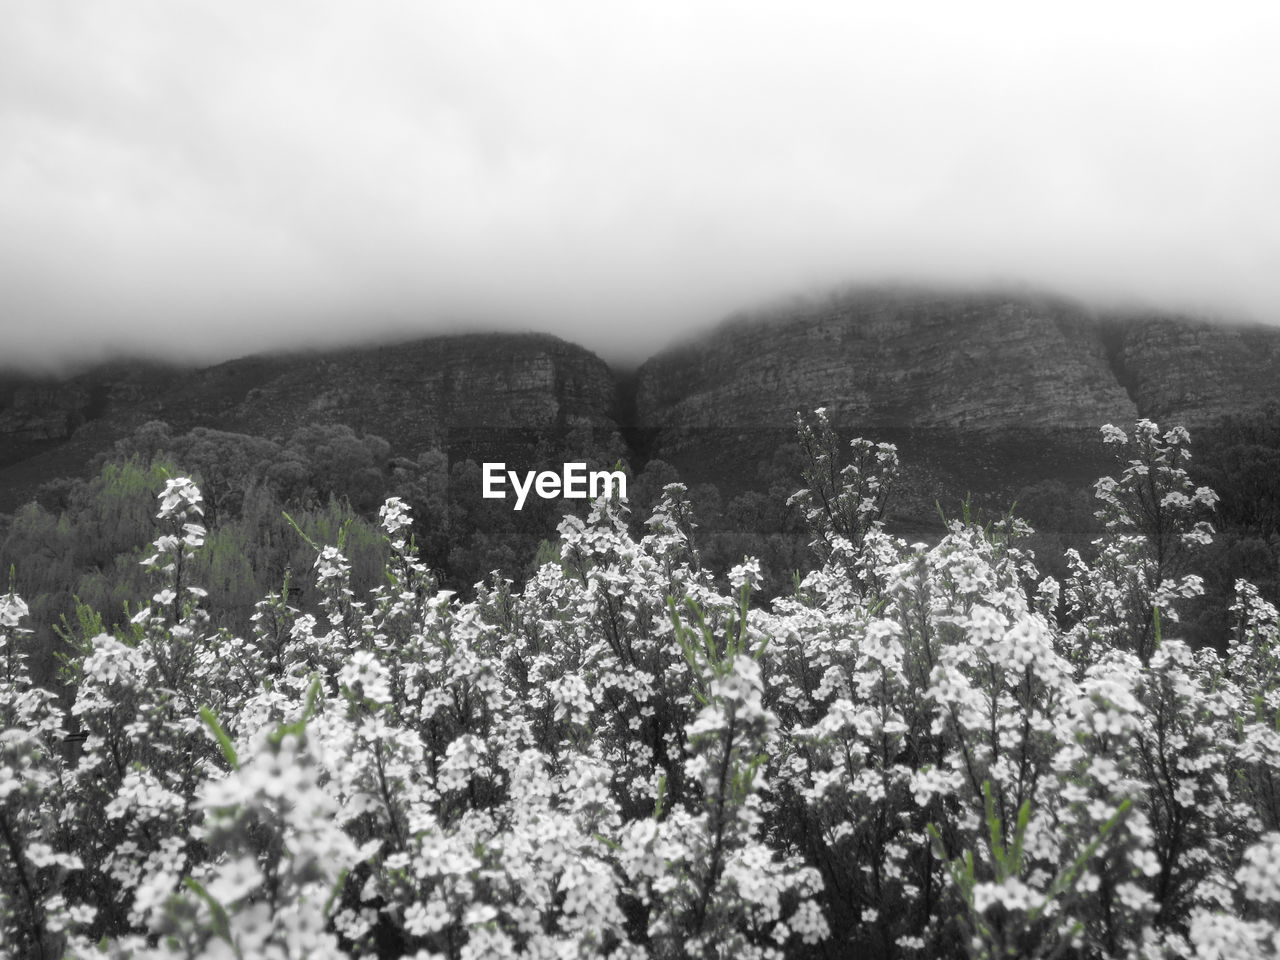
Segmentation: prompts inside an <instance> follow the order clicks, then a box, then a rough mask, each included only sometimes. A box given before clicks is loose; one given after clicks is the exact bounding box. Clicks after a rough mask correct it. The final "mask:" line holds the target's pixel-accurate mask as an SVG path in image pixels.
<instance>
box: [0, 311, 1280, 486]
mask: <svg viewBox="0 0 1280 960" xmlns="http://www.w3.org/2000/svg"><path fill="white" fill-rule="evenodd" d="M618 389H619V387H618V382H617V381H616V380H615V378H614V375H613V374H612V373H611V371H610V370H609V369H608V368H607V367H606V365H605V364H604V363H603V362H602V361H601V360H600V359H599V358H598V357H596V356H595V355H593V354H591V353H589V352H587V351H586V350H583V349H581V348H579V347H576V346H574V345H572V344H569V343H566V342H564V341H562V340H558V339H556V338H554V337H548V336H538V335H525V336H511V335H498V334H493V335H469V336H455V337H436V338H431V339H426V340H420V341H415V342H410V343H404V344H398V345H394V346H385V347H376V348H355V349H350V350H346V351H333V352H327V353H313V354H300V355H295V356H267V357H250V358H246V359H243V360H237V361H233V362H230V363H224V364H220V365H217V366H214V367H209V368H206V369H202V370H176V369H172V368H165V367H159V366H155V365H151V366H148V365H141V364H117V365H114V366H111V367H105V368H102V369H99V370H96V371H92V372H90V373H87V374H84V375H82V376H79V377H75V378H72V379H70V380H64V381H50V380H44V381H36V380H31V379H21V378H8V379H4V378H0V509H8V508H11V507H12V505H13V504H14V503H15V502H18V501H19V500H20V499H21V498H22V497H23V496H27V495H30V493H31V492H33V490H34V488H35V487H36V486H38V485H39V483H41V482H44V481H45V480H48V479H50V478H52V477H55V476H62V475H75V474H79V473H82V472H83V470H84V468H85V467H86V466H87V465H88V463H89V462H90V461H91V460H92V458H93V456H94V455H95V454H97V453H100V452H102V451H104V450H108V449H110V448H111V445H112V443H113V442H114V441H115V440H116V439H119V438H120V437H122V436H125V435H127V434H128V433H129V432H130V431H132V430H133V429H135V428H136V427H137V426H139V425H141V424H142V423H144V422H146V421H147V420H152V419H162V420H165V421H167V422H168V423H169V424H170V425H171V426H172V427H173V428H174V429H175V430H176V431H185V430H189V429H191V428H192V427H195V426H209V427H214V428H218V429H223V430H233V431H238V432H245V433H253V434H259V435H263V436H268V437H281V438H287V437H288V436H289V435H290V434H291V433H292V432H293V431H295V430H297V429H299V428H301V427H303V426H306V425H308V424H312V423H317V422H319V423H343V424H347V425H349V426H351V427H353V428H355V429H356V430H358V431H360V432H363V433H372V434H377V435H380V436H383V437H385V438H386V439H388V440H389V441H390V442H391V444H392V447H393V450H394V451H395V453H396V454H398V455H408V456H412V455H415V454H416V453H417V452H420V451H421V450H423V449H426V448H428V447H431V446H441V445H446V446H447V445H451V444H453V443H456V442H458V441H459V438H462V442H463V443H464V444H465V442H468V441H467V439H466V438H488V442H489V445H490V449H494V450H498V451H501V450H502V449H503V448H504V445H506V446H508V447H519V446H520V445H522V444H527V443H529V442H531V441H533V442H536V439H537V438H538V437H539V436H540V435H542V436H545V435H548V434H563V433H564V432H565V431H567V430H569V429H578V428H582V427H584V426H585V427H587V428H590V429H592V430H595V431H603V432H604V433H605V434H609V435H612V436H613V437H615V438H616V437H617V436H618V434H619V432H621V433H622V434H624V435H625V436H627V437H628V438H630V439H631V440H633V441H635V444H636V448H635V450H634V452H635V453H636V454H637V457H636V459H637V461H638V462H643V461H644V460H646V459H649V458H652V457H657V458H660V459H666V460H670V461H673V462H675V463H676V464H677V465H678V466H679V467H680V468H681V470H682V471H685V472H686V473H687V475H689V476H690V478H691V479H694V480H698V479H710V480H715V481H717V482H719V481H720V480H723V479H725V478H727V477H728V478H737V477H741V476H742V475H744V474H749V473H751V470H750V461H751V460H752V459H753V458H762V457H763V458H767V457H770V456H771V455H772V451H773V450H774V449H776V447H777V446H778V445H780V444H783V443H786V442H787V441H788V440H789V439H790V438H791V436H792V434H791V429H792V423H793V418H794V416H795V413H796V411H798V410H811V409H813V408H815V407H818V406H825V407H827V408H828V409H829V410H830V411H831V413H832V416H833V419H834V420H835V422H836V423H837V424H838V425H840V426H841V427H842V428H844V429H845V430H846V431H848V432H850V433H853V432H860V433H864V434H866V435H868V436H875V437H878V438H880V439H890V440H893V441H895V442H899V443H900V444H902V445H903V446H904V455H905V456H906V457H908V458H909V457H911V456H915V457H916V458H917V463H916V465H915V468H917V469H919V468H920V467H921V464H923V467H924V468H925V471H924V472H926V473H927V472H928V470H929V469H933V468H934V467H936V473H937V475H939V476H941V475H942V474H944V473H946V474H948V475H950V474H955V476H954V477H952V480H954V485H956V486H957V489H958V490H959V491H961V493H963V491H964V490H965V489H968V488H969V486H968V485H969V484H971V483H972V484H975V485H976V486H991V485H992V484H994V483H996V481H998V480H999V479H1001V478H1003V477H1005V476H1006V475H1012V474H1014V473H1017V472H1019V471H1021V472H1022V474H1023V476H1022V478H1021V479H1022V480H1023V481H1030V480H1034V479H1035V478H1036V477H1048V476H1059V475H1060V471H1061V470H1062V469H1064V465H1065V468H1066V469H1073V470H1077V471H1078V473H1079V475H1080V477H1092V476H1097V475H1098V472H1097V468H1098V466H1099V463H1100V461H1099V448H1098V444H1097V442H1096V438H1097V430H1098V427H1099V426H1100V425H1101V424H1103V423H1106V422H1114V423H1119V424H1123V423H1126V422H1132V421H1133V420H1134V419H1135V418H1136V417H1139V416H1147V417H1152V418H1154V419H1156V420H1157V421H1159V422H1162V423H1169V422H1176V421H1181V422H1185V423H1187V424H1189V425H1191V426H1192V427H1196V426H1203V425H1206V424H1209V423H1211V422H1213V421H1214V420H1215V419H1217V418H1218V417H1220V416H1222V415H1224V414H1227V413H1232V412H1241V411H1247V410H1249V409H1254V408H1257V407H1259V406H1261V405H1262V404H1263V403H1265V402H1266V401H1268V400H1270V399H1274V398H1277V397H1280V329H1275V328H1243V327H1227V326H1221V325H1211V324H1207V323H1203V322H1199V321H1195V320H1191V319H1187V318H1182V317H1177V316H1168V315H1152V314H1146V315H1132V316H1108V315H1098V314H1097V313H1095V312H1093V311H1090V310H1088V309H1086V308H1084V307H1081V306H1079V305H1076V304H1072V303H1069V302H1065V301H1060V300H1053V299H1047V298H1035V297H1025V296H1013V297H1010V296H1001V295H995V294H992V295H969V294H966V295H949V294H943V293H937V292H932V293H921V292H918V291H915V292H913V291H903V290H873V291H863V292H860V293H856V294H851V295H847V296H842V297H833V298H831V299H829V300H828V301H826V302H822V303H810V304H806V305H804V306H800V307H795V308H792V309H784V310H776V311H771V312H767V313H760V314H757V315H755V316H751V317H744V318H740V319H737V320H734V321H730V322H728V323H726V324H725V325H723V326H721V327H720V328H719V329H717V330H715V331H714V332H712V333H711V334H709V335H708V336H706V337H703V338H701V339H699V340H696V341H693V342H690V343H688V344H686V345H684V346H683V347H679V348H676V349H673V350H669V351H666V352H664V353H662V354H659V355H658V356H656V357H654V358H652V359H651V360H649V361H648V362H647V363H645V364H644V365H643V366H642V367H641V368H640V370H639V371H638V372H637V373H636V374H635V376H634V377H633V378H630V379H628V380H627V381H624V383H623V392H624V393H629V394H631V395H629V396H627V397H625V398H624V402H623V403H622V404H621V405H619V404H618V403H617V402H616V400H617V393H618ZM596 435H597V436H599V434H598V433H597V434H596ZM1090 458H1092V459H1090ZM744 464H745V465H746V469H744ZM930 464H932V465H933V467H930ZM948 482H951V481H948ZM1006 492H1007V491H1001V492H1000V495H1001V496H1003V495H1004V494H1005V493H1006ZM926 493H927V491H926V492H923V493H922V496H925V495H926ZM928 497H929V503H932V499H931V497H932V494H928Z"/></svg>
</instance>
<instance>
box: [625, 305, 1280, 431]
mask: <svg viewBox="0 0 1280 960" xmlns="http://www.w3.org/2000/svg"><path fill="white" fill-rule="evenodd" d="M1277 391H1280V330H1276V329H1267V328H1239V327H1223V326H1215V325H1210V324H1207V323H1201V322H1195V321H1192V320H1188V319H1183V318H1177V317H1152V316H1137V317H1118V316H1106V315H1098V314H1096V313H1093V312H1091V311H1089V310H1086V309H1085V308H1083V307H1080V306H1077V305H1074V304H1070V303H1066V302H1062V301H1053V300H1042V299H1028V298H1006V297H998V296H943V295H937V294H916V293H905V292H894V291H888V292H883V291H882V292H873V293H863V294H857V295H853V296H849V297H845V298H843V299H838V300H832V301H831V302H828V303H826V304H823V305H820V306H807V307H804V308H801V309H797V310H793V311H789V312H786V311H784V312H780V313H778V314H775V315H773V316H769V317H766V318H763V319H762V318H758V317H757V318H750V319H743V320H740V321H737V322H730V323H728V324H726V325H725V326H723V327H721V328H720V329H719V330H717V331H716V332H715V333H714V334H712V335H711V336H709V337H707V338H705V339H703V340H701V341H698V342H696V343H693V344H690V345H686V346H684V347H681V348H677V349H675V350H672V351H669V352H667V353H664V354H661V355H659V356H657V357H655V358H653V359H652V360H650V361H648V362H647V363H646V364H644V366H643V367H641V369H640V372H639V375H638V395H637V403H636V408H637V414H636V416H637V421H638V423H639V425H640V426H642V427H646V428H649V429H655V430H667V429H687V428H710V427H726V426H746V425H754V426H764V425H779V426H782V425H785V424H787V423H789V422H790V421H791V418H792V417H793V416H794V413H795V411H797V410H808V409H812V408H814V407H818V406H825V407H827V408H828V410H829V411H830V412H831V415H832V418H833V419H834V420H835V421H836V422H839V423H844V424H848V425H850V426H860V427H866V428H868V429H872V428H925V429H939V428H945V429H950V430H957V431H961V432H965V433H972V434H987V435H991V434H996V435H998V434H1006V433H1009V432H1017V431H1022V430H1028V429H1030V430H1052V431H1073V430H1078V429H1087V430H1096V429H1097V428H1098V427H1099V426H1100V425H1101V424H1103V423H1106V422H1109V421H1110V422H1115V423H1124V422H1126V421H1132V420H1133V419H1134V418H1135V417H1138V416H1150V417H1154V418H1159V419H1162V420H1170V421H1173V420H1181V421H1185V422H1188V423H1205V422H1209V421H1211V420H1213V419H1215V418H1217V417H1218V416H1221V415H1223V414H1225V413H1229V412H1232V411H1239V410H1242V409H1248V408H1250V407H1252V406H1257V405H1259V404H1261V403H1263V402H1265V400H1266V399H1267V398H1268V397H1273V396H1276V395H1277Z"/></svg>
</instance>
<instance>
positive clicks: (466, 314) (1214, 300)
mask: <svg viewBox="0 0 1280 960" xmlns="http://www.w3.org/2000/svg"><path fill="white" fill-rule="evenodd" d="M1278 28H1280V12H1278V11H1277V9H1276V7H1275V6H1274V5H1271V4H1262V3H1242V4H1235V5H1227V6H1225V7H1222V6H1219V7H1215V8H1214V9H1213V10H1212V11H1210V10H1208V8H1204V7H1202V6H1193V5H1189V4H1158V5H1157V4H1155V3H1139V4H1129V5H1124V6H1122V7H1117V6H1116V5H1113V4H1105V5H1104V4H1101V3H1085V4H1074V5H1071V6H1070V7H1069V8H1063V10H1062V11H1061V12H1060V13H1053V12H1047V11H1046V10H1044V9H1043V8H1039V7H1031V6H1028V5H1025V4H1014V3H984V4H977V5H955V4H943V3H934V4H924V5H913V6H911V7H909V8H908V7H899V6H892V7H891V6H889V5H876V6H863V7H858V8H855V7H854V6H853V5H848V4H837V3H825V4H809V5H799V6H798V5H793V4H787V5H783V4H772V3H741V2H735V3H727V2H711V3H700V4H696V5H690V4H679V3H667V2H658V3H646V4H643V5H634V6H630V7H626V8H622V7H616V6H613V5H601V4H598V3H590V2H571V3H560V4H556V5H554V6H550V7H549V6H546V5H529V4H522V3H517V2H480V3H469V4H448V5H446V4H426V3H420V2H389V3H380V4H377V5H355V4H343V3H336V2H306V3H303V2H300V0H296V2H285V3H278V4H271V5H269V6H254V7H253V8H252V10H251V11H250V10H249V9H247V8H243V7H232V6H229V5H226V4H215V3H211V2H194V3H184V4H181V5H178V4H172V3H166V2H162V0H150V2H138V3H132V4H129V5H128V6H127V7H118V6H111V7H107V6H102V5H85V4H78V3H70V2H60V0H17V2H12V3H7V4H6V5H5V29H4V30H3V31H0V143H3V144H4V149H3V150H0V223H3V225H4V229H3V231H2V232H0V333H2V334H3V352H2V353H0V359H2V360H3V361H4V362H5V363H6V364H15V363H16V364H28V365H52V364H57V363H62V362H66V361H85V360H91V359H94V358H98V357H101V356H102V355H104V354H120V353H125V354H138V353H151V354H159V355H164V356H169V357H175V358H182V359H189V360H196V361H200V362H204V363H207V362H213V361H216V360H219V359H223V358H226V357H231V356H238V355H244V354H247V353H252V352H256V351H260V350H264V349H272V348H278V347H281V346H296V345H298V344H299V343H301V344H305V345H308V346H310V345H325V344H333V343H338V342H345V341H351V340H354V339H360V338H375V337H379V336H383V337H390V336H400V337H403V336H406V335H423V334H428V333H436V332H441V331H447V330H457V329H476V328H498V329H536V330H542V331H547V332H550V333H554V334H557V335H560V336H563V337H565V338H568V339H570V340H573V341H574V342H577V343H581V344H583V345H585V346H586V347H588V348H590V349H592V350H595V351H597V352H599V353H601V354H602V355H603V356H605V357H606V358H607V359H610V360H614V361H616V360H619V359H622V360H628V359H629V360H638V359H640V358H641V357H643V356H646V355H648V354H650V353H652V352H653V351H654V350H656V349H658V348H660V347H662V346H663V345H664V344H665V343H667V342H669V341H671V340H673V339H676V338H679V337H681V336H684V335H685V334H687V333H689V332H690V331H691V330H692V329H693V328H700V327H703V326H706V325H708V324H709V323H711V322H713V321H715V320H716V319H717V318H719V317H720V316H722V315H723V314H725V313H728V312H730V311H732V310H734V309H736V308H739V307H742V306H745V305H751V304H753V303H756V302H759V301H761V300H767V299H770V298H773V297H776V296H780V295H781V296H785V295H788V294H790V293H793V292H797V293H806V292H808V291H810V290H815V289H825V288H827V287H829V286H830V285H833V284H842V283H851V282H864V281H868V280H877V279H881V278H900V279H901V278H906V279H922V280H927V281H932V282H943V283H949V284H957V283H961V284H964V283H968V284H978V285H986V284H989V283H991V282H993V281H998V282H1006V283H1007V282H1010V281H1013V282H1019V283H1022V282H1025V283H1028V284H1031V285H1034V286H1038V287H1040V286H1043V287H1049V288H1052V289H1056V290H1059V291H1061V292H1063V293H1066V294H1069V295H1072V296H1075V297H1083V298H1092V299H1094V300H1099V301H1116V300H1124V301H1129V302H1133V301H1143V302H1149V303H1151V304H1152V305H1154V306H1158V307H1190V308H1192V309H1195V310H1199V311H1204V312H1209V313H1214V314H1222V315H1230V316H1239V317H1241V318H1244V319H1257V320H1262V321H1264V322H1274V321H1276V319H1277V318H1280V273H1277V272H1276V271H1275V270H1274V269H1272V265H1274V264H1275V263H1276V262H1280V226H1278V225H1277V222H1276V219H1275V217H1274V216H1271V215H1269V214H1270V213H1271V212H1273V211H1275V210H1277V209H1280V181H1277V178H1276V177H1275V176H1274V171H1275V170H1276V169H1280V131H1278V122H1277V120H1276V118H1277V117H1280V65H1278V63H1277V60H1276V58H1275V57H1274V55H1273V41H1274V37H1275V36H1276V35H1277V29H1278Z"/></svg>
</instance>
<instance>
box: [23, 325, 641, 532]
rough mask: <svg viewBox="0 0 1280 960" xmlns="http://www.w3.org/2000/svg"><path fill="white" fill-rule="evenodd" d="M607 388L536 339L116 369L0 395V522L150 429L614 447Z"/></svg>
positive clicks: (406, 452) (601, 371)
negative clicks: (2, 513) (570, 436)
mask: <svg viewBox="0 0 1280 960" xmlns="http://www.w3.org/2000/svg"><path fill="white" fill-rule="evenodd" d="M615 399H616V397H615V386H614V380H613V375H612V373H611V372H610V370H609V368H608V366H607V365H606V364H605V363H604V362H603V361H602V360H600V359H599V358H598V357H596V356H595V355H594V354H592V353H590V352H588V351H586V350H584V349H582V348H581V347H577V346H574V345H573V344H570V343H566V342H564V341H563V340H559V339H557V338H555V337H550V336H542V335H532V334H530V335H502V334H487V335H466V336H453V337H434V338H430V339H426V340H419V341H414V342H410V343H404V344H397V345H393V346H385V347H375V348H363V349H362V348H353V349H350V350H346V351H341V352H326V353H317V354H306V355H297V356H267V357H250V358H246V359H243V360H235V361H231V362H229V363H223V364H219V365H217V366H214V367H209V368H205V369H201V370H188V371H183V370H174V369H160V368H150V367H142V366H137V367H132V366H127V365H126V366H119V365H118V366H115V367H111V368H103V369H99V370H95V371H91V372H89V373H86V374H83V375H81V376H79V377H75V378H72V379H70V380H66V381H61V382H54V381H39V382H37V381H24V382H11V383H10V385H9V388H8V389H7V390H0V509H4V508H5V506H6V505H8V506H10V507H11V506H12V505H13V504H14V503H15V502H18V501H20V499H21V497H22V496H23V495H28V496H29V495H30V493H31V492H33V489H34V486H38V484H39V483H40V482H43V481H44V480H47V479H50V478H52V477H54V476H61V475H75V474H79V473H82V472H83V470H84V468H85V466H86V465H87V464H88V463H89V461H90V460H91V459H92V458H93V456H94V455H95V454H97V453H100V452H102V451H105V450H109V449H110V448H111V445H112V444H113V443H114V442H115V440H117V439H119V438H121V437H123V436H126V435H127V434H128V433H130V432H131V431H132V430H134V429H135V428H137V427H138V426H140V425H141V424H143V423H145V422H146V421H148V420H165V421H166V422H168V423H169V424H170V425H171V426H172V427H173V428H174V430H175V431H178V432H182V431H186V430H189V429H191V428H193V427H196V426H206V427H212V428H216V429H220V430H231V431H236V432H243V433H252V434H258V435H262V436H267V437H282V438H286V439H287V438H288V436H289V435H290V434H291V433H292V432H294V431H296V430H298V429H300V428H301V427H304V426H307V425H309V424H313V423H341V424H346V425H348V426H350V427H352V428H354V429H356V430H357V431H359V432H361V433H371V434H376V435H378V436H382V437H384V438H386V439H387V440H389V441H390V442H391V444H392V448H393V451H394V452H395V453H396V454H398V455H402V456H413V455H416V454H417V453H419V452H421V451H422V450H425V449H427V448H429V447H432V446H447V445H449V444H451V443H454V442H458V441H459V440H460V439H461V442H463V443H465V442H466V441H467V438H468V437H476V436H491V437H497V438H506V440H505V442H508V443H514V444H516V445H520V444H523V443H529V442H534V441H536V439H537V438H539V437H540V436H546V435H549V434H550V435H554V434H558V433H561V432H564V431H566V430H568V429H570V428H573V427H584V426H585V427H587V428H590V429H595V430H601V431H605V432H606V433H608V432H614V433H616V430H617V427H616V425H615V422H614V418H613V415H614V404H615Z"/></svg>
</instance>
